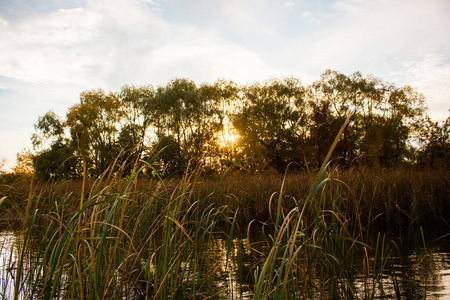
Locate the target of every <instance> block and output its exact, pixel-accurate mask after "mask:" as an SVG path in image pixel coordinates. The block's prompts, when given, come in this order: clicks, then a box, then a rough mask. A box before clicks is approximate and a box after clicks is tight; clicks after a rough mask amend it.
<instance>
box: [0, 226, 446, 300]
mask: <svg viewBox="0 0 450 300" xmlns="http://www.w3.org/2000/svg"><path fill="white" fill-rule="evenodd" d="M258 239H259V238H255V239H254V240H252V241H251V242H250V243H249V241H248V240H247V239H246V238H235V239H232V240H231V241H229V240H228V239H226V238H224V237H223V235H222V236H216V237H215V238H213V239H212V240H210V242H209V243H208V245H207V251H208V259H207V262H206V263H207V264H210V266H208V267H206V268H205V269H206V270H208V269H209V270H210V269H212V268H214V267H217V272H216V273H215V274H214V275H213V276H211V278H210V281H209V283H208V284H209V285H210V286H211V288H212V289H217V290H222V291H224V292H223V293H222V294H221V295H222V297H221V299H252V298H253V287H254V283H255V275H254V274H255V270H256V266H262V264H263V261H264V258H265V255H267V253H268V251H269V247H268V244H267V243H266V242H262V241H260V240H258ZM21 242H22V236H21V235H20V234H19V233H17V232H13V231H3V232H0V299H12V298H13V296H14V278H15V276H16V273H15V272H16V265H17V252H18V249H19V248H20V244H21ZM428 250H431V252H426V253H425V252H424V253H415V252H413V253H410V254H409V255H407V256H406V257H393V258H392V261H391V263H392V266H393V268H392V269H391V270H390V271H384V272H383V274H382V276H381V277H380V278H379V280H380V284H382V286H383V292H380V291H379V290H376V291H375V292H374V293H373V295H374V296H375V298H385V297H395V296H396V292H395V289H396V286H395V284H394V282H396V284H397V286H398V288H399V289H400V291H401V294H402V296H403V297H405V298H407V299H436V300H437V299H440V300H441V299H450V251H449V247H448V245H447V246H446V247H436V248H431V247H430V248H429V249H428ZM26 267H27V266H24V273H26ZM354 267H355V268H356V269H358V268H361V267H362V266H357V265H355V266H354ZM359 271H360V270H358V272H359ZM358 272H357V273H358ZM362 273H363V272H361V274H362ZM370 275H372V274H369V277H368V278H365V277H364V276H362V275H358V276H356V277H355V287H356V289H357V296H358V297H359V298H361V299H366V298H370V297H371V295H372V292H373V291H371V290H370V289H367V282H368V281H371V280H373V278H371V276H370ZM201 276H209V275H207V274H204V275H203V274H202V275H201ZM394 278H395V280H394ZM372 286H373V285H372ZM26 289H27V287H26V286H22V288H21V290H20V294H19V297H18V298H19V299H25V298H26V296H25V294H26ZM199 296H201V295H199ZM200 298H201V297H200ZM318 298H320V296H319V295H318Z"/></svg>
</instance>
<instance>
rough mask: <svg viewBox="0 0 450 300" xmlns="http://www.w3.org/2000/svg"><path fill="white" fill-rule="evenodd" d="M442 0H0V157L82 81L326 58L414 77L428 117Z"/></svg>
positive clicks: (73, 97)
mask: <svg viewBox="0 0 450 300" xmlns="http://www.w3.org/2000/svg"><path fill="white" fill-rule="evenodd" d="M449 28H450V1H448V0H427V1H423V0H367V1H364V0H291V1H282V0H271V1H269V0H108V1H107V0H0V161H2V160H4V162H5V166H4V167H5V168H7V167H9V166H12V165H14V164H15V160H16V154H17V153H18V152H20V151H21V150H22V149H24V148H30V149H32V147H31V143H30V137H31V134H32V133H33V132H34V127H33V124H36V122H37V120H38V117H39V116H42V115H44V114H45V113H46V112H47V111H49V110H53V111H55V112H56V113H57V114H58V115H60V116H62V117H64V116H65V114H66V112H67V110H68V108H69V107H70V106H72V105H74V104H76V103H77V102H79V95H80V93H81V92H82V91H85V90H92V89H98V88H103V89H104V90H106V91H119V90H120V88H121V87H122V86H124V85H136V86H138V85H148V84H151V85H153V86H155V87H157V86H159V85H165V84H167V83H168V82H169V81H170V80H172V79H175V78H189V79H192V80H194V81H195V82H196V83H198V84H201V83H203V82H210V83H212V82H214V81H216V80H217V79H219V78H224V79H230V80H233V81H235V82H238V83H241V84H246V83H254V82H260V81H264V80H266V79H270V78H274V77H278V78H282V77H286V76H294V77H297V78H299V79H300V80H301V81H302V82H303V84H304V85H308V84H311V83H312V82H313V81H315V80H318V79H319V78H320V75H321V74H322V73H323V72H324V71H325V70H326V69H332V70H336V71H338V72H341V73H344V74H346V75H350V74H352V73H354V72H357V71H359V72H361V73H362V74H363V76H367V75H373V76H375V77H378V78H381V79H382V80H384V81H387V82H389V83H393V84H395V85H396V86H397V87H401V86H404V85H411V86H413V87H415V88H416V89H417V90H418V91H419V92H420V93H422V94H423V95H424V96H425V97H426V99H427V106H428V114H429V115H430V116H431V117H432V119H434V120H435V121H442V120H444V119H446V118H447V117H448V116H449V109H450V33H449V31H448V29H449Z"/></svg>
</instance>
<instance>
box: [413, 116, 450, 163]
mask: <svg viewBox="0 0 450 300" xmlns="http://www.w3.org/2000/svg"><path fill="white" fill-rule="evenodd" d="M421 131H422V132H421V135H420V137H419V140H420V143H421V147H420V149H419V151H418V155H417V163H418V165H419V166H421V167H431V168H433V169H436V168H449V167H450V117H448V118H447V119H446V120H445V121H444V122H442V124H441V125H440V124H439V122H433V121H432V120H431V119H430V118H429V117H427V119H426V121H425V122H424V124H423V126H422V127H421Z"/></svg>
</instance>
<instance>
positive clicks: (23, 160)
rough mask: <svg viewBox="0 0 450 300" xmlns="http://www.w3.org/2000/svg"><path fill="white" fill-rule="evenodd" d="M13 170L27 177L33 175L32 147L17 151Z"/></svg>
mask: <svg viewBox="0 0 450 300" xmlns="http://www.w3.org/2000/svg"><path fill="white" fill-rule="evenodd" d="M11 171H12V172H13V173H14V174H16V175H19V176H22V177H25V178H28V177H31V176H33V174H34V167H33V152H31V150H30V149H26V148H24V149H22V151H21V152H19V153H17V161H16V165H15V166H14V167H12V168H11Z"/></svg>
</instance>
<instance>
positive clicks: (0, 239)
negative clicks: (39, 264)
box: [0, 231, 24, 299]
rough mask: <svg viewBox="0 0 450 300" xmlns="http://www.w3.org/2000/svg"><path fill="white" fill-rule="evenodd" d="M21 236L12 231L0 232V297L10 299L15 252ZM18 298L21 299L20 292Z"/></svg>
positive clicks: (14, 273) (15, 259) (13, 276)
mask: <svg viewBox="0 0 450 300" xmlns="http://www.w3.org/2000/svg"><path fill="white" fill-rule="evenodd" d="M21 242H22V236H21V235H20V234H17V233H15V232H13V231H1V232H0V298H1V299H12V298H13V295H14V284H15V280H14V278H15V277H16V270H17V261H18V259H17V253H18V249H19V245H20V243H21ZM18 298H19V299H23V298H24V297H23V293H20V295H19V297H18Z"/></svg>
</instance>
